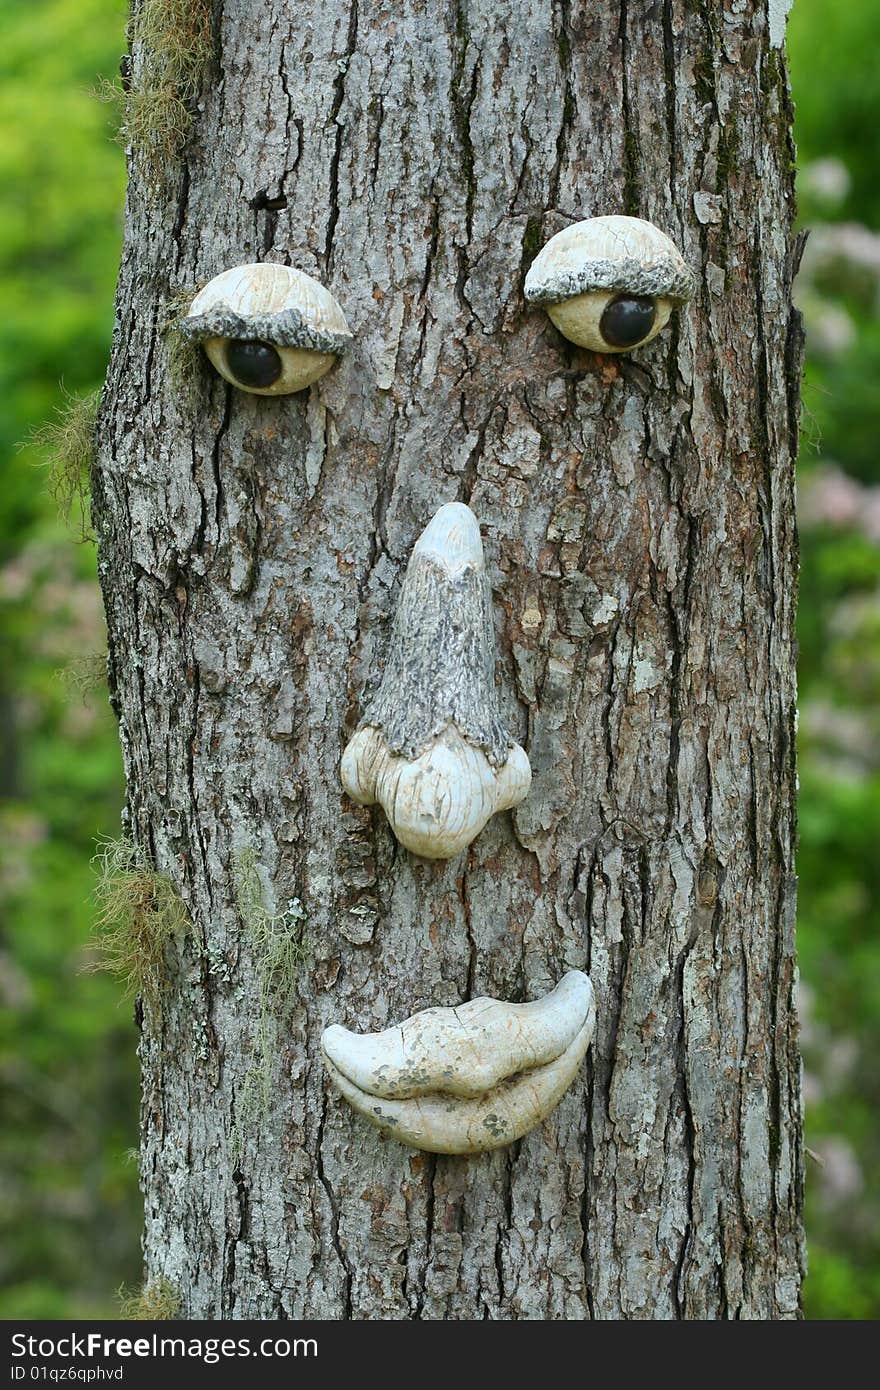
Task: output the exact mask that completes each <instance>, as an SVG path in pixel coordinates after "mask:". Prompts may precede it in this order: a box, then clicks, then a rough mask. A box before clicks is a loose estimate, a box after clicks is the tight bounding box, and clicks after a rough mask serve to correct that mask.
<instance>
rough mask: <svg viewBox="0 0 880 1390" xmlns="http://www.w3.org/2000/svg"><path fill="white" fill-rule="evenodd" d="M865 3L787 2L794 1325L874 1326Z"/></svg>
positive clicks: (874, 593)
mask: <svg viewBox="0 0 880 1390" xmlns="http://www.w3.org/2000/svg"><path fill="white" fill-rule="evenodd" d="M877 20H878V10H877V6H876V5H875V4H872V3H870V0H859V2H858V3H852V4H850V5H847V6H829V5H826V4H824V3H823V2H822V0H797V4H796V5H795V6H794V8H793V10H792V14H791V17H790V20H789V54H790V63H791V76H792V85H793V89H794V96H795V103H796V110H797V118H796V136H797V140H798V146H799V170H800V174H799V195H800V202H801V210H802V222H803V224H804V225H806V226H807V227H809V228H811V229H812V230H811V237H810V240H809V241H808V243H807V251H806V253H805V256H804V262H803V266H802V272H801V277H800V283H799V285H798V287H797V291H796V292H797V296H798V298H799V301H800V303H801V304H802V307H803V309H804V311H805V317H806V324H807V365H806V374H805V381H804V406H805V414H804V426H803V431H802V447H801V459H800V464H799V498H800V506H799V512H800V517H799V520H800V531H801V601H800V616H799V637H800V664H799V683H800V709H801V732H800V739H799V747H800V784H801V792H800V803H799V805H800V850H799V856H798V871H799V878H800V889H799V912H798V924H799V938H798V939H799V950H800V965H801V978H802V982H803V983H802V991H801V1015H802V1040H803V1049H804V1061H805V1078H804V1080H805V1094H806V1101H807V1106H806V1143H807V1145H808V1147H809V1149H811V1150H812V1151H813V1152H814V1154H815V1155H816V1158H815V1160H814V1159H812V1158H811V1159H809V1160H808V1163H807V1171H806V1180H807V1236H808V1253H809V1263H810V1274H809V1277H808V1279H807V1281H806V1285H805V1290H804V1298H805V1309H806V1313H807V1316H808V1317H812V1318H847V1319H854V1318H876V1317H877V1316H878V1315H880V1134H878V1126H877V1114H878V1111H880V930H878V928H880V852H878V851H880V428H878V424H880V421H878V404H880V397H878V385H877V383H878V381H880V149H878V143H877V139H876V130H877V128H878V122H880V49H878V46H877V42H876V33H877Z"/></svg>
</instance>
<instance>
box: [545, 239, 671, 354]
mask: <svg viewBox="0 0 880 1390" xmlns="http://www.w3.org/2000/svg"><path fill="white" fill-rule="evenodd" d="M695 288H696V280H695V277H694V275H693V273H692V271H691V270H690V269H689V268H688V266H687V265H686V264H685V262H684V260H683V259H682V257H681V254H680V253H679V251H678V249H677V247H676V246H675V244H674V242H672V241H670V239H669V237H668V236H666V234H665V232H661V231H660V229H659V228H658V227H655V226H654V225H653V224H652V223H651V222H644V221H643V220H642V219H641V218H639V217H591V218H588V219H587V220H586V221H584V222H575V223H574V224H573V225H572V226H570V227H566V228H565V229H564V230H563V231H561V232H557V234H556V236H554V237H551V238H550V240H549V241H548V242H547V244H546V246H544V247H543V248H542V250H541V251H539V252H538V255H537V256H536V257H535V259H534V261H533V262H532V265H531V267H530V268H529V273H528V275H527V276H526V283H525V296H526V299H528V300H529V301H531V302H532V303H535V304H542V305H543V306H544V307H545V308H546V310H547V313H548V314H549V316H550V318H551V319H552V321H553V322H554V323H555V325H556V327H557V328H558V329H559V331H560V333H562V334H563V335H564V336H565V337H566V338H568V339H569V340H570V341H571V342H573V343H577V344H578V346H579V347H586V348H591V349H592V350H593V351H594V352H631V351H632V349H633V348H636V347H641V346H643V345H644V344H645V343H649V342H650V341H651V339H652V338H655V337H656V336H657V334H658V333H659V332H660V330H661V329H662V328H663V327H664V326H665V325H666V323H668V321H669V316H670V314H671V313H672V310H673V309H674V308H675V307H676V306H677V305H679V304H683V303H685V302H686V301H687V300H688V299H690V298H691V297H692V296H693V293H694V290H695Z"/></svg>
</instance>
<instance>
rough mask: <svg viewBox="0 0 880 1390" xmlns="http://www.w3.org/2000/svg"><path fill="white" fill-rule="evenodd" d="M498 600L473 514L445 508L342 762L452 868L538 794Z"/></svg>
mask: <svg viewBox="0 0 880 1390" xmlns="http://www.w3.org/2000/svg"><path fill="white" fill-rule="evenodd" d="M494 645H495V643H494V630H493V625H492V609H491V595H490V591H489V583H488V579H487V576H486V570H485V564H484V560H483V547H482V543H481V541H480V529H479V526H478V525H477V521H476V518H475V517H474V514H473V512H472V511H471V510H470V508H468V507H466V506H464V505H463V504H462V503H459V502H452V503H449V504H448V505H447V506H445V507H441V508H440V510H439V511H438V512H437V514H436V515H435V516H434V518H433V520H432V521H431V522H430V523H429V525H428V526H427V527H426V528H425V530H424V531H423V532H422V534H421V536H420V537H419V539H418V541H417V542H416V545H415V548H414V550H413V553H412V556H411V558H410V562H409V566H408V567H407V572H406V576H405V578H404V582H403V587H402V590H401V595H400V601H399V604H398V608H397V614H396V616H395V620H394V627H393V631H392V635H391V643H390V648H389V652H388V657H387V660H386V663H385V669H384V675H383V678H382V682H381V685H380V687H379V690H378V692H377V694H376V696H375V698H374V699H373V700H372V702H371V703H370V705H369V706H368V708H367V710H366V712H365V714H364V717H363V719H362V720H361V727H360V728H359V729H358V731H357V733H356V734H355V735H354V737H353V738H352V739H351V741H350V743H349V744H348V747H347V748H346V750H345V753H344V754H343V757H342V764H341V767H340V775H341V778H342V784H343V786H344V787H345V790H346V791H347V792H348V794H349V796H351V797H352V798H353V799H354V800H355V801H357V802H359V803H360V805H362V806H370V805H373V804H374V803H375V802H378V803H379V804H380V805H381V806H382V808H383V810H384V812H385V814H386V816H387V817H388V820H389V823H390V825H391V828H392V830H393V831H394V833H395V835H396V836H397V838H398V840H399V841H400V842H401V844H402V845H404V846H405V847H406V848H407V849H409V850H411V851H412V853H413V854H419V855H421V856H423V857H424V858H425V859H451V858H452V857H453V856H454V855H456V854H459V853H460V852H461V850H463V849H465V848H466V847H467V846H468V845H469V844H470V843H471V841H472V840H473V839H474V838H475V837H476V836H477V835H478V834H479V833H480V831H481V830H482V829H483V827H484V826H485V824H486V822H487V821H488V820H489V818H490V816H492V815H494V814H495V812H496V811H504V810H508V809H510V808H511V807H513V806H517V805H519V803H520V802H521V801H522V800H523V799H524V797H525V796H526V794H527V793H528V790H529V786H530V785H531V780H532V774H531V769H530V767H529V760H528V758H527V757H526V754H525V753H524V752H523V750H522V748H520V747H519V745H518V744H516V743H514V742H513V740H512V739H511V737H510V735H509V734H508V732H507V730H506V729H505V727H504V725H503V724H502V723H501V719H500V715H499V710H498V701H497V696H496V693H495V669H494V668H495V656H494Z"/></svg>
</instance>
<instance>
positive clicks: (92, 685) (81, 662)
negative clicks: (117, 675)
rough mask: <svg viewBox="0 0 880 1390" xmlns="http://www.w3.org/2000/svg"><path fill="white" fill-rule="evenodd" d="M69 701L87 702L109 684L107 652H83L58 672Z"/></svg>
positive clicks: (57, 674)
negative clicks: (89, 697) (94, 693)
mask: <svg viewBox="0 0 880 1390" xmlns="http://www.w3.org/2000/svg"><path fill="white" fill-rule="evenodd" d="M55 674H56V676H57V678H58V680H59V681H60V682H61V684H62V685H63V686H64V689H65V693H66V695H67V698H68V699H69V700H73V699H74V698H78V699H80V700H83V701H85V700H86V699H87V697H88V696H89V695H91V693H92V691H94V690H99V689H101V687H102V686H106V684H107V654H106V652H83V653H82V655H81V656H75V657H73V659H72V660H71V661H69V662H68V663H67V665H66V666H62V667H61V668H60V669H59V670H58V671H56V673H55Z"/></svg>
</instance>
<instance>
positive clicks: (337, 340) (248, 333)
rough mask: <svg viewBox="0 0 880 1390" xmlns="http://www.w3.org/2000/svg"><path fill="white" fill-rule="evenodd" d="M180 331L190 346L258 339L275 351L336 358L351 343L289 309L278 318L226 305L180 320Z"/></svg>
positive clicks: (274, 315)
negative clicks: (284, 349) (327, 354)
mask: <svg viewBox="0 0 880 1390" xmlns="http://www.w3.org/2000/svg"><path fill="white" fill-rule="evenodd" d="M180 331H181V333H182V334H183V336H184V337H185V338H186V339H187V340H188V341H189V342H191V343H193V342H202V341H203V340H204V339H205V338H244V339H245V340H251V341H253V340H256V339H260V340H261V341H263V342H268V343H272V344H274V346H275V347H291V348H303V349H305V350H306V351H308V352H330V353H335V354H336V356H341V355H342V354H343V353H344V352H345V351H346V350H347V348H348V346H349V344H350V343H351V334H350V333H330V332H328V331H327V330H326V329H321V328H314V327H313V326H312V325H311V324H310V323H307V322H306V320H305V318H304V317H303V315H302V314H301V313H300V311H299V310H298V309H296V308H294V307H293V306H292V305H291V306H290V307H289V308H287V309H282V310H281V311H280V312H279V313H277V314H238V313H236V312H235V310H234V309H230V308H229V306H228V305H227V304H215V305H214V306H213V307H212V308H211V309H209V310H208V311H207V313H205V314H191V315H189V316H188V317H187V318H184V319H182V320H181V323H180Z"/></svg>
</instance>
